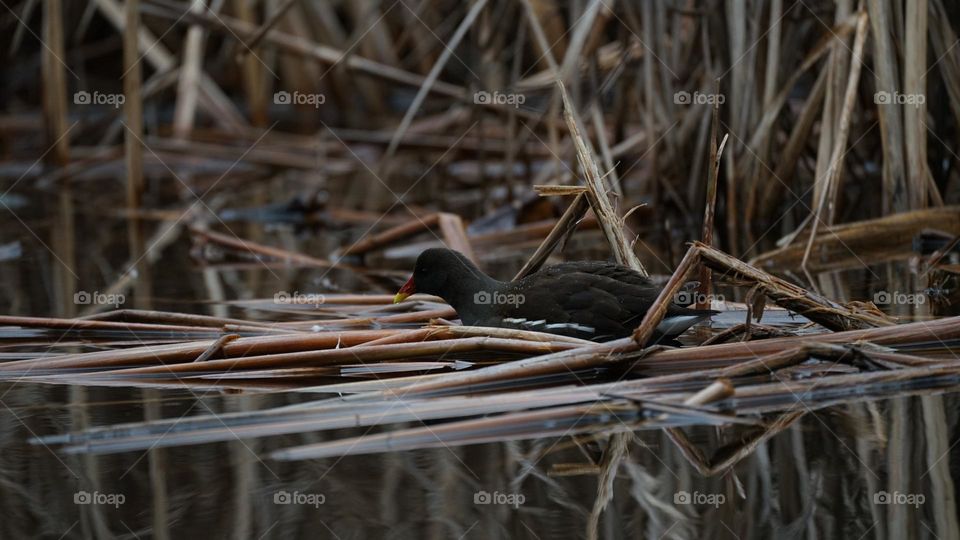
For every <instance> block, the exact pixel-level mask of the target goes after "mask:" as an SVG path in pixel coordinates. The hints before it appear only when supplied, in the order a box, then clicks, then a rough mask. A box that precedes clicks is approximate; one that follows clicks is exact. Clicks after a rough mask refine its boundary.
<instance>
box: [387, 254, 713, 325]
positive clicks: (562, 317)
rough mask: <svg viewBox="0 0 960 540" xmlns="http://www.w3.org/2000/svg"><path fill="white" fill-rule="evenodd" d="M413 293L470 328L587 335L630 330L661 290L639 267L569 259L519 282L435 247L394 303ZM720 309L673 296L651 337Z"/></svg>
mask: <svg viewBox="0 0 960 540" xmlns="http://www.w3.org/2000/svg"><path fill="white" fill-rule="evenodd" d="M414 293H425V294H432V295H435V296H439V297H441V298H443V299H444V300H445V301H446V302H447V303H448V304H450V305H451V306H452V307H453V308H454V309H455V310H456V312H457V315H458V316H459V317H460V320H461V322H462V323H463V324H464V325H468V326H488V327H496V328H514V329H519V330H533V331H538V332H547V333H551V334H557V335H562V336H568V337H575V338H580V339H586V340H590V341H598V342H600V341H609V340H613V339H618V338H623V337H627V336H629V335H631V334H632V333H633V331H634V330H635V329H636V328H637V326H639V325H640V322H641V321H642V320H643V316H644V315H646V313H647V311H648V310H649V309H650V307H651V306H652V305H653V303H654V301H655V300H656V298H657V296H658V295H659V294H660V288H658V287H657V286H656V285H654V284H653V283H652V282H651V281H650V280H649V279H648V278H647V277H646V276H644V275H642V274H640V273H639V272H637V271H636V270H633V269H632V268H629V267H627V266H623V265H620V264H615V263H610V262H603V261H578V262H565V263H560V264H556V265H553V266H549V267H547V268H544V269H542V270H540V271H538V272H535V273H533V274H530V275H528V276H526V277H524V278H522V279H519V280H516V281H498V280H496V279H494V278H492V277H490V276H488V275H487V274H485V273H483V272H482V271H481V270H480V269H479V268H477V266H476V265H475V264H474V263H473V262H472V261H471V260H470V259H468V258H467V257H465V256H464V255H463V254H462V253H460V252H458V251H455V250H452V249H447V248H431V249H427V250H425V251H424V252H422V253H421V254H420V255H419V256H418V257H417V262H416V264H415V266H414V271H413V275H412V276H411V277H410V279H409V280H408V281H407V282H406V283H405V284H404V285H403V287H402V288H401V289H400V290H399V292H397V294H396V296H395V297H394V299H393V301H394V303H395V304H396V303H399V302H402V301H404V300H406V299H407V297H409V296H410V295H412V294H414ZM715 313H717V312H715V311H712V310H696V309H689V308H686V307H683V306H681V305H678V304H676V303H674V302H671V304H670V306H669V307H668V308H667V312H666V314H665V315H664V318H663V321H662V322H661V323H660V324H659V325H658V326H657V328H656V331H655V332H654V336H653V339H652V342H655V343H658V342H670V341H672V340H674V339H675V338H676V337H677V336H679V335H680V334H682V333H683V332H685V331H686V330H687V329H689V328H690V327H691V326H693V325H695V324H697V323H699V322H701V321H704V320H707V319H708V318H709V317H710V316H711V315H713V314H715Z"/></svg>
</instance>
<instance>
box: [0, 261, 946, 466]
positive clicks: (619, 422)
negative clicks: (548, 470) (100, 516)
mask: <svg viewBox="0 0 960 540" xmlns="http://www.w3.org/2000/svg"><path fill="white" fill-rule="evenodd" d="M675 277H676V276H675ZM355 305H356V307H357V308H358V309H360V308H361V307H362V308H363V309H368V308H370V306H375V304H372V303H369V302H366V303H357V304H355ZM419 308H426V309H421V310H420V311H417V309H418V308H417V307H414V308H413V309H414V311H411V312H408V313H402V314H397V313H391V314H389V315H381V316H379V317H377V316H374V317H370V318H369V319H368V321H367V325H368V327H367V328H363V329H348V330H316V329H314V330H313V331H300V330H298V331H294V332H290V333H279V334H274V333H268V332H265V333H263V334H261V335H245V336H242V337H241V336H240V335H239V334H236V333H228V332H225V331H222V332H221V336H220V337H218V338H212V339H204V340H184V341H183V342H181V343H164V344H151V345H146V346H139V347H137V346H126V347H118V348H116V349H113V350H106V351H93V352H86V353H72V354H60V355H55V356H52V357H44V358H27V359H24V360H16V361H11V362H6V363H4V364H0V377H3V378H6V379H15V380H20V381H22V380H36V381H42V382H57V383H80V384H101V383H104V384H114V383H118V382H119V383H121V384H128V383H132V384H135V383H136V382H137V381H139V383H144V382H149V381H156V380H157V379H162V381H161V382H159V383H158V384H162V385H165V386H170V385H171V383H174V382H175V383H176V384H180V385H183V386H186V387H194V386H196V387H197V388H211V387H218V386H219V387H224V386H225V385H224V383H225V382H226V383H227V384H233V382H234V381H236V380H238V379H256V380H260V381H274V380H279V379H287V380H290V379H292V380H294V381H302V384H303V385H309V384H310V383H311V381H314V380H316V379H317V378H318V377H319V378H324V379H325V380H328V381H331V382H326V383H324V384H322V385H321V386H303V387H301V388H300V390H302V391H309V392H325V393H331V394H334V395H335V396H336V397H333V398H326V399H321V400H316V401H311V402H308V403H304V404H299V405H296V406H287V407H280V408H272V409H267V410H261V411H254V412H242V413H229V414H219V415H200V416H195V417H191V418H178V419H165V420H154V421H149V422H138V423H133V424H123V425H117V426H107V427H98V428H93V429H89V430H86V431H82V432H78V433H70V434H62V435H52V436H47V437H40V438H38V439H37V440H36V442H42V443H43V444H48V445H49V444H59V445H65V450H66V451H68V452H94V453H112V452H124V451H132V450H142V449H146V448H151V447H157V446H166V447H172V446H180V445H190V444H200V443H209V442H218V441H229V440H234V439H236V438H241V439H249V438H258V437H271V436H276V435H291V434H298V433H307V432H317V431H326V430H337V429H342V428H351V427H368V428H379V431H378V432H375V433H369V434H367V435H364V436H362V437H346V438H337V437H334V438H333V439H332V440H329V441H327V442H323V443H319V444H311V445H306V446H294V447H290V448H282V449H279V450H275V451H273V452H272V453H271V457H273V458H275V459H281V460H296V459H313V458H323V457H330V456H340V455H348V454H363V453H375V452H386V451H397V450H409V449H419V448H432V447H438V446H456V445H468V444H478V443H488V442H497V441H506V440H518V439H533V438H541V437H567V436H577V437H579V438H582V437H587V438H600V437H607V436H609V435H610V434H612V433H626V432H632V431H639V430H650V429H667V430H668V434H669V436H670V439H671V440H672V441H674V442H675V443H676V444H677V445H678V446H679V447H680V449H681V452H682V453H683V454H684V455H685V456H686V457H687V458H688V459H690V460H691V461H692V462H693V463H694V465H695V467H696V468H697V469H698V471H700V472H701V473H703V474H717V473H720V472H722V471H723V470H726V469H728V468H729V467H732V466H733V465H734V464H735V463H736V462H737V461H739V460H740V459H742V458H743V457H745V456H746V455H748V454H749V452H750V451H752V449H753V448H755V447H756V445H758V444H760V443H761V442H762V441H764V440H766V439H767V438H769V437H771V436H773V435H775V434H776V433H778V432H780V431H782V430H783V429H785V428H786V427H788V426H789V425H791V424H793V423H794V422H796V421H797V420H799V419H800V418H801V417H802V416H803V415H804V414H809V413H811V412H814V411H816V410H818V409H821V408H824V407H827V406H831V405H836V404H838V403H843V402H848V401H854V400H856V401H861V400H864V399H879V398H884V397H888V396H893V395H907V394H914V393H930V392H941V391H945V390H947V389H950V388H953V387H956V386H960V361H958V359H957V357H956V354H955V351H956V350H957V348H958V347H960V317H954V318H944V319H938V320H931V321H918V322H912V323H907V324H900V325H893V326H882V327H873V328H861V329H855V330H846V331H839V332H822V333H815V334H804V335H796V336H788V337H780V338H774V339H766V340H758V341H743V342H736V343H727V344H719V345H704V346H697V347H686V348H666V347H660V346H653V347H648V348H640V347H634V346H631V345H629V343H627V342H629V341H631V340H632V338H627V339H626V340H618V341H614V342H609V343H601V344H597V343H592V342H586V341H582V340H578V339H573V338H565V337H560V336H555V335H552V334H542V333H537V332H527V331H515V330H506V329H495V328H474V327H462V326H454V325H440V324H433V325H427V326H425V327H417V328H409V327H404V326H403V325H406V324H409V323H410V322H412V321H413V320H417V319H419V320H420V321H421V322H424V321H429V320H431V319H434V320H435V319H436V315H437V313H438V312H442V311H444V310H445V309H447V308H436V307H435V305H434V304H433V303H432V302H426V303H425V304H423V305H421V306H420V307H419ZM448 316H449V314H448ZM151 317H152V316H151V314H150V313H149V312H130V313H125V314H122V316H111V317H109V318H111V319H122V320H141V319H147V320H154V321H157V322H123V321H122V320H121V321H116V320H115V321H112V324H113V325H116V324H128V325H142V324H149V325H158V326H178V327H182V326H184V325H185V324H186V326H187V328H181V329H179V330H178V331H180V332H183V333H184V335H188V334H189V333H190V332H193V331H194V330H195V329H196V328H199V327H200V325H201V324H206V325H210V324H213V322H214V321H213V320H212V319H198V320H196V321H193V324H194V325H195V326H190V325H189V324H187V322H188V321H187V320H186V319H182V318H180V317H176V316H172V315H170V314H167V315H165V316H161V317H153V318H151ZM351 319H353V318H351ZM398 319H400V320H401V321H402V322H399V323H397V322H391V321H397V320H398ZM84 320H86V321H90V320H89V319H84ZM161 320H162V322H160V321H161ZM336 320H342V319H336ZM331 321H335V320H331V319H327V320H318V321H307V322H306V323H305V322H304V321H293V322H277V323H273V324H272V325H266V326H265V327H264V328H265V329H270V330H276V329H286V330H289V329H291V328H300V327H303V326H304V324H312V325H313V326H318V325H321V324H323V325H327V326H331ZM5 322H7V323H8V324H11V323H14V322H16V323H18V324H19V325H21V327H22V328H32V327H40V328H47V327H50V326H57V327H62V326H63V322H62V321H46V320H34V319H30V320H26V319H23V320H18V321H13V320H10V321H5ZM91 322H92V321H91ZM99 322H101V323H107V322H109V321H99ZM244 322H245V321H241V320H230V321H229V322H223V325H224V326H226V325H227V324H230V325H239V326H246V325H245V324H243V323H244ZM261 324H262V323H261ZM31 325H32V326H31ZM250 326H251V328H252V327H253V326H257V325H250ZM334 326H335V325H334ZM94 327H97V325H96V324H95V325H94ZM373 327H377V328H373ZM205 328H208V329H210V328H212V327H211V326H206V327H205ZM67 329H68V330H69V327H68V328H67ZM85 329H86V327H85ZM151 330H153V327H152V326H151ZM128 345H129V343H128ZM465 354H466V355H472V356H473V360H472V361H465V360H463V355H465ZM558 358H559V359H561V360H563V359H564V358H566V359H569V360H570V361H571V362H570V364H569V366H570V370H565V371H564V372H562V373H559V372H556V371H553V370H550V369H547V370H544V369H543V366H544V365H556V361H557V359H558ZM517 359H520V360H517ZM584 359H590V361H589V362H587V361H584ZM510 360H517V361H510ZM504 374H506V375H504ZM241 387H242V386H241ZM262 388H263V389H270V388H271V387H270V385H269V384H266V383H264V384H263V386H262ZM427 421H429V425H426V424H424V425H421V426H419V427H409V423H410V422H421V423H422V422H427ZM700 425H714V426H723V427H724V429H730V430H736V432H737V435H736V436H735V437H731V438H730V440H736V441H738V443H737V444H736V445H732V446H728V447H721V448H716V449H713V451H712V452H706V451H703V450H701V449H698V448H696V447H695V446H694V445H693V444H692V443H690V441H689V440H687V438H686V435H685V432H684V431H683V430H682V429H681V428H684V427H688V426H700Z"/></svg>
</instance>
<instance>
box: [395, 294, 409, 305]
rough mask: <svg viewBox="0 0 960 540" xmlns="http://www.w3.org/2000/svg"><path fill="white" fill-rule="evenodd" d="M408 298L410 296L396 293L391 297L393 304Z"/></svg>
mask: <svg viewBox="0 0 960 540" xmlns="http://www.w3.org/2000/svg"><path fill="white" fill-rule="evenodd" d="M408 296H410V295H409V294H407V293H397V295H396V296H394V297H393V303H394V304H399V303H400V302H403V301H404V300H406V299H407V297H408Z"/></svg>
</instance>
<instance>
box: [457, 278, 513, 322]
mask: <svg viewBox="0 0 960 540" xmlns="http://www.w3.org/2000/svg"><path fill="white" fill-rule="evenodd" d="M505 285H506V283H504V282H502V281H497V280H495V279H493V278H492V277H490V276H488V275H486V274H484V273H483V272H481V271H480V270H476V269H474V271H473V272H467V273H465V274H463V275H462V276H461V277H460V279H459V280H458V282H457V286H456V287H453V288H452V289H451V291H450V292H449V294H450V298H445V300H446V301H447V303H449V304H450V305H451V306H453V309H455V310H457V314H458V315H459V316H460V319H461V320H462V321H463V323H464V324H466V325H471V324H475V323H476V322H477V320H478V319H479V318H481V315H482V314H484V313H488V312H489V307H490V306H491V305H492V303H493V302H494V299H495V298H496V297H497V296H498V295H499V294H500V292H501V291H502V290H503V288H504V286H505Z"/></svg>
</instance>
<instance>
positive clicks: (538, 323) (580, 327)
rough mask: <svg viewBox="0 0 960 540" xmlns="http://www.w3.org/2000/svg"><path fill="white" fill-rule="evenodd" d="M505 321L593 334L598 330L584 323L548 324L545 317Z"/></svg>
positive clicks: (505, 320) (508, 319)
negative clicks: (531, 319)
mask: <svg viewBox="0 0 960 540" xmlns="http://www.w3.org/2000/svg"><path fill="white" fill-rule="evenodd" d="M503 322H505V323H509V324H519V325H522V326H544V327H546V328H548V329H550V330H559V329H563V328H569V329H571V330H579V331H580V332H589V333H591V334H592V333H594V332H596V329H595V328H593V327H592V326H584V325H582V324H577V323H551V324H547V321H546V320H545V319H540V320H538V321H528V320H527V319H513V318H507V319H503Z"/></svg>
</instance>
